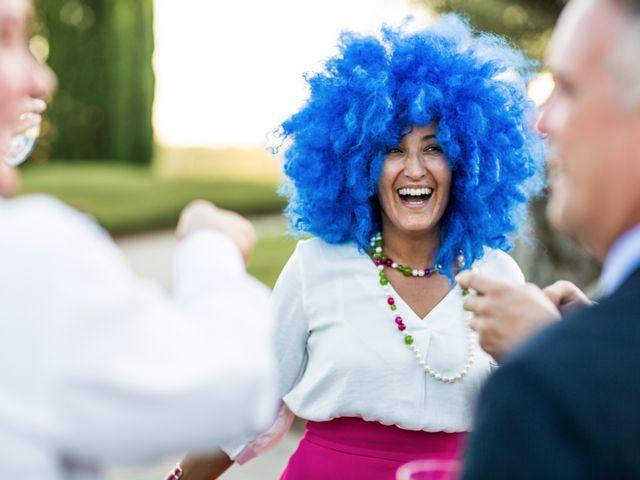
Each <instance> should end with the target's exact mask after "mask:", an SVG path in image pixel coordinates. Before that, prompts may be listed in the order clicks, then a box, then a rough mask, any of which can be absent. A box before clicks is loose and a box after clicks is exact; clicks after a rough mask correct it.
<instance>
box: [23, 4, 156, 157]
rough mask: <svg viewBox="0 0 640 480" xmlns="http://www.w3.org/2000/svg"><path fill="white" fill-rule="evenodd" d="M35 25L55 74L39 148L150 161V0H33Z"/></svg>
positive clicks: (52, 153) (50, 153)
mask: <svg viewBox="0 0 640 480" xmlns="http://www.w3.org/2000/svg"><path fill="white" fill-rule="evenodd" d="M34 33H35V35H36V41H35V42H34V41H32V46H35V47H36V49H37V48H38V46H40V49H41V50H42V48H45V49H46V51H41V52H40V53H41V54H42V55H43V56H45V57H46V58H47V62H48V63H49V65H50V66H51V68H52V69H53V70H54V71H55V72H56V74H57V76H58V82H59V86H58V91H57V93H56V95H55V97H54V98H53V101H52V102H51V104H50V105H49V112H48V114H47V120H48V123H47V127H48V128H46V130H45V131H44V132H43V138H42V139H41V141H40V147H39V152H38V155H40V156H41V157H47V158H53V159H58V158H64V159H66V160H85V159H99V160H105V161H106V160H114V161H124V162H130V163H138V164H149V163H151V161H152V159H153V153H154V140H153V128H152V124H151V119H152V117H151V113H152V106H153V97H154V73H153V67H152V62H151V60H152V54H153V45H154V36H153V0H37V1H36V20H35V22H34Z"/></svg>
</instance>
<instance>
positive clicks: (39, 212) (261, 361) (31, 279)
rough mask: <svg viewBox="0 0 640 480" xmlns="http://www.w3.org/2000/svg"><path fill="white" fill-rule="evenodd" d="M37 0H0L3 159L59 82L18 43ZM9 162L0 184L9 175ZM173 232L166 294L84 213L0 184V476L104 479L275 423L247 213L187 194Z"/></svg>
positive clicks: (266, 309) (271, 361)
mask: <svg viewBox="0 0 640 480" xmlns="http://www.w3.org/2000/svg"><path fill="white" fill-rule="evenodd" d="M31 8H32V6H31V2H30V1H29V0H2V1H0V159H4V158H5V156H6V152H7V150H8V144H9V140H10V138H11V137H12V135H13V134H15V132H16V131H17V130H18V129H19V128H20V125H19V118H20V114H21V113H23V112H24V109H25V104H24V101H25V99H26V98H29V97H33V98H42V97H46V96H47V95H49V94H50V93H51V90H52V89H53V85H54V82H55V80H54V76H53V74H52V73H51V72H50V71H49V70H48V68H47V67H45V66H43V65H40V64H38V63H37V62H36V61H35V60H34V59H33V57H32V56H31V55H30V53H29V50H28V48H27V40H26V28H27V22H28V20H29V15H30V11H31ZM2 163H3V162H2V160H0V185H3V193H4V194H7V193H9V192H10V191H11V190H12V189H13V186H12V184H13V183H14V180H15V176H14V172H13V171H12V170H11V169H10V168H9V167H7V166H6V165H3V164H2ZM177 234H178V236H179V238H180V239H181V240H180V243H179V245H178V247H177V251H176V254H175V258H174V291H173V295H172V296H168V295H167V294H165V293H164V292H163V291H162V290H161V289H160V288H159V287H157V286H155V285H154V284H152V283H150V282H148V281H144V280H142V279H140V278H138V277H136V275H135V274H134V273H133V272H132V270H131V268H130V267H129V265H127V263H126V261H125V259H124V257H123V255H122V254H121V252H120V251H119V250H118V249H117V248H116V246H115V245H114V243H113V242H112V241H111V239H110V238H109V237H108V236H107V235H106V234H105V233H104V232H103V231H102V230H101V229H100V228H99V227H98V226H97V225H96V223H95V222H94V221H93V220H91V219H90V218H89V217H87V216H85V215H83V214H81V213H79V212H76V211H74V210H73V209H71V208H69V207H68V206H66V205H64V204H62V203H60V202H58V201H56V200H55V199H52V198H49V197H46V196H25V197H18V198H15V199H11V200H9V199H0V392H2V393H1V395H0V466H1V469H2V473H3V476H5V477H8V478H19V479H22V480H36V479H37V480H54V479H55V480H61V479H71V478H84V479H87V478H99V469H100V467H102V466H105V465H110V464H129V463H134V462H135V463H138V462H142V461H147V460H150V459H153V458H156V457H158V456H160V455H165V454H169V453H173V454H178V453H180V452H183V451H186V450H191V451H206V450H209V449H212V448H214V447H216V446H217V445H218V444H219V443H221V442H223V441H226V440H228V439H230V438H236V437H237V436H238V435H240V436H242V435H248V434H251V433H252V432H259V431H261V430H263V429H265V428H266V427H268V425H269V424H270V423H271V421H272V419H273V416H274V414H275V411H276V408H277V392H276V385H277V380H276V373H275V357H274V353H273V347H272V333H271V331H272V316H271V314H270V305H269V299H268V290H267V289H266V288H265V287H264V286H263V285H261V284H260V283H259V282H257V281H256V280H254V279H253V278H252V277H250V276H249V275H248V274H247V273H246V272H245V260H246V258H247V257H248V256H249V254H250V253H251V250H252V248H253V245H254V242H255V233H254V231H253V228H252V226H251V224H250V223H249V222H247V221H246V220H245V219H243V218H242V217H240V216H238V215H236V214H234V213H232V212H226V211H223V210H220V209H217V208H215V207H214V206H213V205H211V204H209V203H207V202H195V203H194V204H192V205H190V206H189V207H188V208H187V209H186V210H185V211H184V212H183V213H182V216H181V218H180V222H179V225H178V229H177ZM243 257H244V259H243Z"/></svg>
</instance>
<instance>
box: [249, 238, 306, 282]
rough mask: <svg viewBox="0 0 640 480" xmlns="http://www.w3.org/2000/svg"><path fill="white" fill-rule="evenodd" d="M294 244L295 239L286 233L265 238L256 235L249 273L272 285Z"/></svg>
mask: <svg viewBox="0 0 640 480" xmlns="http://www.w3.org/2000/svg"><path fill="white" fill-rule="evenodd" d="M295 246H296V240H295V239H293V238H291V237H289V236H286V235H279V236H277V237H267V238H264V237H260V236H258V243H257V244H256V249H255V250H254V252H253V255H252V256H251V260H250V261H249V268H248V270H249V273H251V275H253V276H255V277H256V278H257V279H259V280H260V281H262V282H264V283H265V284H266V285H268V286H270V287H273V285H274V284H275V283H276V280H277V278H278V275H280V272H281V271H282V267H284V264H285V263H287V260H288V259H289V257H290V256H291V254H292V253H293V249H294V248H295Z"/></svg>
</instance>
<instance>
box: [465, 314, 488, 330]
mask: <svg viewBox="0 0 640 480" xmlns="http://www.w3.org/2000/svg"><path fill="white" fill-rule="evenodd" d="M484 323H485V320H484V318H483V317H481V316H476V315H474V316H473V317H472V318H471V320H470V321H469V327H470V328H471V330H473V331H474V332H478V334H480V332H482V331H483V329H484Z"/></svg>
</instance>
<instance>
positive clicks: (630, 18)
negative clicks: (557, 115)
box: [610, 0, 640, 108]
mask: <svg viewBox="0 0 640 480" xmlns="http://www.w3.org/2000/svg"><path fill="white" fill-rule="evenodd" d="M613 1H614V2H615V3H616V4H618V6H619V7H620V8H622V9H623V10H624V13H625V17H626V19H627V21H626V25H625V30H624V31H623V32H621V34H620V39H619V41H618V45H617V46H616V48H615V50H614V51H613V52H612V54H611V57H610V63H611V67H612V70H613V73H614V75H615V76H616V80H617V82H618V84H619V87H620V99H621V100H622V102H623V104H624V105H625V106H626V107H628V108H640V0H613Z"/></svg>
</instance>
